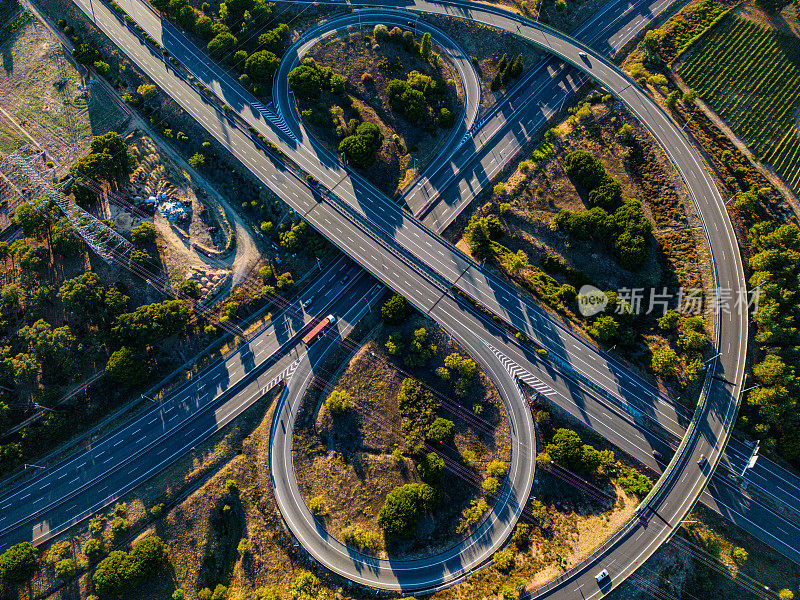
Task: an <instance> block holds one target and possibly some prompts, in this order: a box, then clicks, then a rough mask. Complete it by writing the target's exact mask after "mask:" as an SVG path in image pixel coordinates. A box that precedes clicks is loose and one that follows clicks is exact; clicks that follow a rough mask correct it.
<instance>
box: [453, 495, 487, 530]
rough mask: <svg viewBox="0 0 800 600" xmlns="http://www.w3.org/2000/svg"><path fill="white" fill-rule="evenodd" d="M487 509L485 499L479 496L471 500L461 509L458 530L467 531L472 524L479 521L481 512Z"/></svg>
mask: <svg viewBox="0 0 800 600" xmlns="http://www.w3.org/2000/svg"><path fill="white" fill-rule="evenodd" d="M487 510H489V505H488V504H487V503H486V500H484V499H483V498H479V499H478V500H473V501H472V502H471V503H470V505H469V506H468V507H467V508H465V509H464V510H463V511H461V523H460V525H459V526H458V530H459V531H460V532H464V531H468V530H469V529H470V528H471V527H472V526H473V525H475V524H476V523H477V522H478V521H480V519H481V517H482V516H483V514H484V513H485V512H486V511H487Z"/></svg>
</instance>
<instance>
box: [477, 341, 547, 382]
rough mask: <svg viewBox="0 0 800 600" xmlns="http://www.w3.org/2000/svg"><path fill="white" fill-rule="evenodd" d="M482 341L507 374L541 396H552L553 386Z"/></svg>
mask: <svg viewBox="0 0 800 600" xmlns="http://www.w3.org/2000/svg"><path fill="white" fill-rule="evenodd" d="M483 343H484V344H486V347H487V348H489V350H491V351H492V353H493V354H494V355H495V356H496V357H497V358H498V359H499V360H500V362H501V363H502V365H503V368H504V369H505V370H506V371H508V374H509V375H511V376H512V377H516V378H517V379H519V380H520V381H524V382H525V383H526V384H528V385H529V386H531V387H532V388H533V389H534V390H536V391H537V392H538V393H540V394H542V395H543V396H552V395H553V394H555V393H556V391H555V390H554V389H553V388H551V387H550V386H549V385H547V384H546V383H544V382H543V381H542V380H541V379H539V378H538V377H534V376H533V375H531V374H530V373H529V372H528V371H526V370H525V369H523V368H522V367H520V366H519V365H518V364H517V363H515V362H514V361H513V360H511V359H510V358H508V357H507V356H506V355H505V354H503V353H502V352H500V350H498V349H497V348H495V347H494V346H492V345H491V344H490V343H489V342H487V341H485V340H484V342H483Z"/></svg>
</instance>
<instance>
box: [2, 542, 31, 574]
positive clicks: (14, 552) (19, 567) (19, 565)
mask: <svg viewBox="0 0 800 600" xmlns="http://www.w3.org/2000/svg"><path fill="white" fill-rule="evenodd" d="M36 558H37V554H36V548H35V547H34V546H33V544H31V543H30V542H22V543H19V544H17V545H15V546H11V547H10V548H9V549H8V550H6V551H5V552H3V553H2V554H0V581H7V582H9V583H24V582H26V581H27V580H28V579H30V578H31V576H32V575H33V572H34V571H35V570H36Z"/></svg>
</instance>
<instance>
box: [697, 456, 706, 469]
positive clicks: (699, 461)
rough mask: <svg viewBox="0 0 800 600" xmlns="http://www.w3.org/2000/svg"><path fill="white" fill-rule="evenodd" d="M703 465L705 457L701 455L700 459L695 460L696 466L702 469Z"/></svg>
mask: <svg viewBox="0 0 800 600" xmlns="http://www.w3.org/2000/svg"><path fill="white" fill-rule="evenodd" d="M705 463H706V455H705V454H701V455H700V458H698V459H697V464H698V465H700V466H701V467H702V466H703V465H704V464H705Z"/></svg>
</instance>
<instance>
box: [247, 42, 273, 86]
mask: <svg viewBox="0 0 800 600" xmlns="http://www.w3.org/2000/svg"><path fill="white" fill-rule="evenodd" d="M279 63H280V60H279V59H278V57H277V56H275V54H273V53H272V52H270V51H269V50H259V51H258V52H253V54H251V55H250V57H249V58H248V59H247V61H246V62H245V63H244V68H245V71H247V73H248V74H249V75H250V77H252V78H253V81H261V82H263V83H267V82H269V80H270V79H271V78H272V76H273V75H274V74H275V71H277V70H278V64H279Z"/></svg>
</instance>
